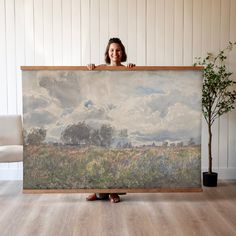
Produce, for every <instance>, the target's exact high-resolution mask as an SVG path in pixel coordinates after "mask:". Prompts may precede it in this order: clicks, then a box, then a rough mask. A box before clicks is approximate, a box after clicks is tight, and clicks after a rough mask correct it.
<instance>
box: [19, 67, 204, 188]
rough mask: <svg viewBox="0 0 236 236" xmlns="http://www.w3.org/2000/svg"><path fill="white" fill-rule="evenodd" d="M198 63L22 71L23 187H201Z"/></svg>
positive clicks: (199, 82)
mask: <svg viewBox="0 0 236 236" xmlns="http://www.w3.org/2000/svg"><path fill="white" fill-rule="evenodd" d="M201 85H202V80H201V72H200V71H188V70H187V71H180V70H179V71H169V70H166V71H158V70H157V71H80V70H78V71H60V70H58V71H53V70H51V71H25V72H24V73H23V104H24V106H23V113H24V181H23V185H24V189H119V188H120V189H155V188H199V187H201V146H200V142H201Z"/></svg>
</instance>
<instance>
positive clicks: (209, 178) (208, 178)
mask: <svg viewBox="0 0 236 236" xmlns="http://www.w3.org/2000/svg"><path fill="white" fill-rule="evenodd" d="M217 178H218V174H217V173H215V172H212V173H210V174H209V173H208V172H203V185H204V186H206V187H216V186H217Z"/></svg>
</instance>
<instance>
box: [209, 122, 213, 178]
mask: <svg viewBox="0 0 236 236" xmlns="http://www.w3.org/2000/svg"><path fill="white" fill-rule="evenodd" d="M208 134H209V140H208V161H209V164H208V173H209V174H211V173H212V150H211V146H212V145H211V144H212V131H211V124H210V122H209V124H208Z"/></svg>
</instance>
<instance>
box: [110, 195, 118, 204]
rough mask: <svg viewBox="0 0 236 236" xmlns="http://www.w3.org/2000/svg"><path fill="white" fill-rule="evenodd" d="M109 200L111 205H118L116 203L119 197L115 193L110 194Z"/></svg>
mask: <svg viewBox="0 0 236 236" xmlns="http://www.w3.org/2000/svg"><path fill="white" fill-rule="evenodd" d="M109 200H110V202H111V203H118V202H120V197H119V195H118V194H117V193H110V194H109Z"/></svg>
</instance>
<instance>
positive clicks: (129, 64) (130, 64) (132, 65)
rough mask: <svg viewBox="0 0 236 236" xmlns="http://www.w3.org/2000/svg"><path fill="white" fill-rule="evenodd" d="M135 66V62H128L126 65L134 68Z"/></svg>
mask: <svg viewBox="0 0 236 236" xmlns="http://www.w3.org/2000/svg"><path fill="white" fill-rule="evenodd" d="M134 66H135V64H133V63H128V64H127V66H126V67H128V68H132V67H134Z"/></svg>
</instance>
